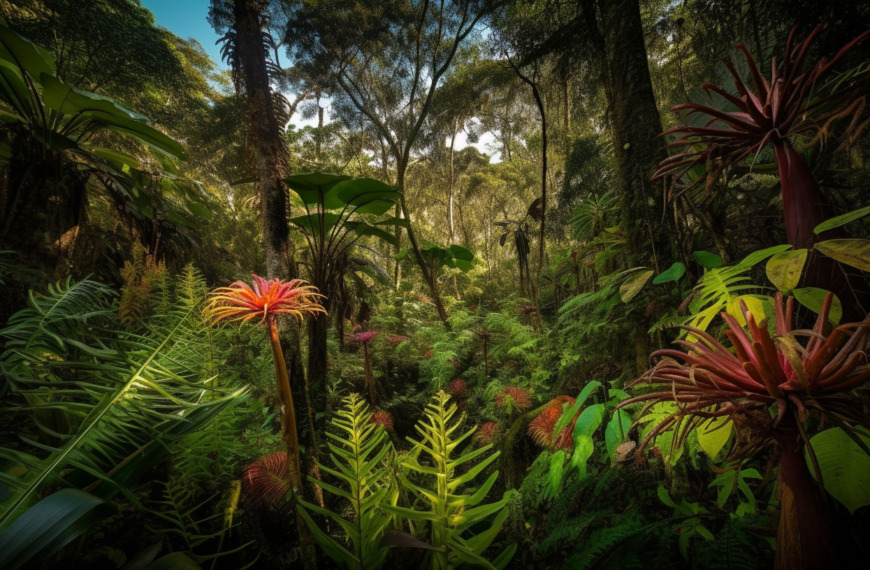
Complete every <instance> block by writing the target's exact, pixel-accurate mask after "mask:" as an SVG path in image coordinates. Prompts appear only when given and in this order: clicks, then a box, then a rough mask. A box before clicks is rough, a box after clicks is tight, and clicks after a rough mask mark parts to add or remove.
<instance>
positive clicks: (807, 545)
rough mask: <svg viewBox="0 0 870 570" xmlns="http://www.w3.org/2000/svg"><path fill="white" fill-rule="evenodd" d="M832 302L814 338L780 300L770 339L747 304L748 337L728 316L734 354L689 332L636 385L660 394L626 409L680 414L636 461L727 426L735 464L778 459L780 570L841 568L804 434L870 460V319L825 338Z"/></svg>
mask: <svg viewBox="0 0 870 570" xmlns="http://www.w3.org/2000/svg"><path fill="white" fill-rule="evenodd" d="M832 299H833V295H832V294H828V295H827V297H826V298H825V301H824V303H823V306H822V309H821V311H820V313H819V315H818V319H817V321H816V324H815V327H814V328H813V330H811V331H808V330H794V317H793V308H794V299H793V298H791V297H789V299H788V300H787V301H786V303H785V305H783V300H782V295H781V294H779V293H778V294H777V296H776V299H775V303H774V308H775V323H774V331H775V332H774V334H773V335H771V333H770V332H769V331H768V326H767V319H765V320H763V321H762V322H761V323H756V321H755V318H754V317H753V315H752V313H751V312H750V311H749V310H748V309H747V308H746V305H745V304H743V303H741V308H742V311H743V316H744V319H745V321H746V323H747V329H748V331H747V330H744V329H743V327H741V326H740V324H739V323H738V322H737V320H736V319H735V318H734V317H732V316H731V315H729V314H728V313H722V318H723V319H724V320H725V322H726V324H727V327H728V328H727V329H726V330H725V335H726V336H727V337H728V339H729V340H730V342H731V345H732V350H729V349H728V348H726V347H725V346H724V345H723V344H721V343H720V342H719V341H717V340H716V339H715V338H713V336H711V335H710V334H708V333H706V332H704V331H701V330H699V329H697V328H694V327H683V328H685V329H686V330H687V331H688V332H689V334H690V336H689V337H688V338H689V339H693V340H677V341H675V343H676V344H678V345H680V346H681V347H683V349H684V350H677V349H665V350H659V351H657V352H655V353H653V358H657V359H659V362H658V363H657V364H656V365H655V366H654V367H653V368H652V369H650V370H648V371H647V372H646V373H645V374H644V375H643V376H642V377H641V378H640V379H638V380H637V381H635V385H637V384H647V385H650V386H653V387H654V391H653V392H651V393H647V394H642V395H640V396H635V397H633V398H630V399H628V400H626V401H624V402H622V403H621V404H620V406H626V405H630V404H632V403H636V402H647V403H648V405H650V406H651V405H653V404H655V403H658V402H674V403H676V404H677V410H676V411H675V412H673V413H671V414H669V415H668V416H666V417H665V418H664V419H663V420H661V421H660V422H659V423H658V424H657V425H656V426H655V427H654V428H653V429H652V430H651V431H650V432H649V434H648V435H647V437H646V438H645V439H644V440H643V441H642V442H641V444H640V445H639V446H638V451H637V453H638V457H640V453H641V452H642V451H643V449H644V447H645V446H647V445H648V444H649V443H650V441H651V440H652V439H653V438H655V437H656V436H657V435H659V434H661V433H662V432H663V431H664V430H667V429H673V430H675V437H674V445H681V443H682V441H683V440H684V439H685V437H686V436H687V435H688V434H689V433H690V432H691V431H692V429H694V428H695V427H697V426H699V425H700V424H702V423H704V422H706V421H709V420H710V419H711V418H718V417H723V416H727V417H728V418H730V419H731V421H733V422H734V426H735V428H736V429H735V432H736V434H737V441H736V442H735V444H734V446H733V447H732V449H731V454H730V458H731V459H732V460H734V461H740V460H742V459H744V458H746V457H748V456H750V455H752V454H755V453H757V452H758V451H760V450H761V449H763V448H766V447H771V446H772V447H775V448H776V449H777V450H778V454H779V486H778V488H779V494H780V497H779V498H780V504H781V514H780V524H779V531H778V535H777V543H778V546H777V553H776V559H777V568H781V569H785V568H821V567H825V566H827V565H829V564H832V563H833V561H834V560H836V556H835V554H836V553H835V552H834V551H833V548H832V544H831V535H830V528H829V527H830V525H829V519H830V515H829V513H828V511H827V507H826V506H825V502H824V499H823V496H822V495H821V493H820V492H819V489H818V488H817V487H816V486H815V483H814V482H813V479H812V477H811V475H810V472H809V470H808V468H807V466H806V462H805V461H804V450H806V451H807V452H808V454H809V456H810V458H811V461H812V463H813V467H814V470H815V472H816V477H817V480H819V481H821V476H820V472H819V468H818V461H817V460H816V456H815V453H814V451H813V447H812V445H810V442H809V439H808V437H807V433H806V429H807V424H808V422H809V421H810V419H811V417H812V416H817V417H821V418H823V419H824V421H826V422H830V423H833V424H834V425H836V426H838V427H840V428H841V429H843V431H844V432H845V433H847V434H848V435H849V436H850V437H851V438H852V439H853V440H854V441H855V442H856V443H857V444H858V445H859V446H860V447H861V448H862V449H863V450H864V451H865V452H867V453H868V454H870V448H868V446H867V445H866V444H865V443H864V442H863V440H862V439H861V438H860V437H859V436H858V434H857V433H856V428H858V427H864V428H870V414H868V412H867V410H868V407H867V401H866V398H862V397H861V396H860V395H859V394H857V393H856V392H855V390H856V389H857V388H859V387H861V386H863V385H864V384H865V383H866V382H867V381H868V380H870V366H868V364H867V361H868V357H867V354H868V349H870V316H868V317H867V318H866V319H865V320H864V321H863V322H862V323H850V324H844V325H840V326H838V327H836V328H835V329H833V330H832V331H831V332H830V333H829V334H826V330H827V322H828V313H829V310H830V307H831V303H832ZM804 339H805V340H804Z"/></svg>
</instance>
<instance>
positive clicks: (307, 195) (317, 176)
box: [285, 172, 351, 210]
mask: <svg viewBox="0 0 870 570" xmlns="http://www.w3.org/2000/svg"><path fill="white" fill-rule="evenodd" d="M350 179H351V178H350V176H344V175H340V174H325V173H322V172H312V173H308V174H296V175H294V176H290V177H288V178H286V179H285V180H286V182H287V185H288V186H289V187H290V189H291V190H293V191H294V192H296V194H298V195H299V198H301V199H302V203H303V204H308V205H312V204H321V203H324V202H326V204H325V206H324V207H325V208H326V209H329V210H332V209H337V208H341V207H342V206H343V204H342V203H341V202H340V201H339V200H338V198H337V197H336V196H335V194H336V192H334V191H333V188H334V187H335V185H336V184H338V183H339V182H344V181H345V180H350Z"/></svg>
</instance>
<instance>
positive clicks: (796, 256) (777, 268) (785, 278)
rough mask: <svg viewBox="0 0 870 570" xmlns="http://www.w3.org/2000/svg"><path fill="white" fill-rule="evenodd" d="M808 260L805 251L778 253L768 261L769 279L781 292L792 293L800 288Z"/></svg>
mask: <svg viewBox="0 0 870 570" xmlns="http://www.w3.org/2000/svg"><path fill="white" fill-rule="evenodd" d="M806 260H807V250H805V249H796V250H793V251H783V252H782V253H777V254H776V255H774V256H773V257H771V258H770V259H769V260H768V261H767V267H766V271H767V278H768V279H770V282H771V283H773V285H774V286H775V287H776V288H777V289H779V290H780V291H791V290H792V289H794V288H795V287H797V286H798V282H799V281H800V279H801V273H802V272H803V270H804V263H805V262H806Z"/></svg>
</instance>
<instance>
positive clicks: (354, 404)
mask: <svg viewBox="0 0 870 570" xmlns="http://www.w3.org/2000/svg"><path fill="white" fill-rule="evenodd" d="M331 423H332V427H333V428H334V431H333V432H327V436H328V437H329V438H330V439H331V441H330V442H329V443H328V446H329V450H330V452H331V453H330V454H329V457H330V459H331V461H332V465H333V467H327V466H326V465H320V470H321V472H323V474H325V475H326V476H331V477H334V478H336V479H337V480H338V481H341V483H342V484H341V486H340V487H339V486H336V485H333V484H331V483H327V482H326V481H325V480H324V481H317V480H314V479H311V482H312V483H316V484H317V485H319V486H320V487H322V488H323V490H324V491H326V492H327V493H329V494H331V495H334V496H335V497H336V498H337V499H339V500H344V501H347V502H348V503H349V504H350V507H351V512H350V513H349V514H350V517H349V518H350V520H348V519H347V518H345V517H343V516H341V514H339V513H336V512H334V511H331V510H329V509H326V508H323V507H320V506H317V505H314V504H312V503H308V502H305V501H301V503H300V504H301V505H302V507H303V508H302V509H301V510H300V514H301V515H302V518H304V519H305V522H306V523H307V524H308V527H309V528H310V529H311V531H312V532H313V533H314V536H315V538H317V542H318V543H319V544H320V547H321V548H323V551H324V552H326V554H327V555H329V557H330V558H332V559H333V560H334V561H335V562H337V563H338V564H341V565H342V566H343V567H345V568H350V569H360V570H362V569H364V568H379V567H380V566H381V565H382V564H383V563H384V559H385V558H386V556H387V553H388V551H389V549H388V548H387V547H386V546H384V545H382V544H381V538H382V537H383V534H384V531H385V530H386V528H387V526H388V525H389V523H390V520H391V517H390V516H389V515H388V514H387V513H386V512H385V511H384V510H382V508H381V505H382V504H392V503H394V502H395V500H396V498H397V496H398V493H397V490H396V488H395V486H393V485H391V484H390V482H389V479H388V477H387V468H386V466H385V464H384V461H383V460H384V458H385V457H386V455H387V454H388V453H391V452H392V445H391V444H390V442H389V438H388V437H387V432H386V430H385V429H384V428H383V427H382V426H381V425H379V422H377V421H374V418H373V414H372V413H371V412H370V411H369V409H368V406H367V405H366V403H365V402H364V401H363V400H362V398H360V397H359V396H358V395H356V394H351V395H350V396H348V397H347V398H345V399H344V407H343V408H342V409H340V410H338V411H337V412H336V413H335V416H334V417H333V418H332V422H331ZM308 511H312V512H314V513H318V514H320V515H323V516H325V517H327V518H328V520H330V521H332V522H334V523H336V524H337V525H338V527H340V528H341V529H342V531H343V532H344V534H345V537H346V538H347V543H348V544H346V545H345V544H341V543H340V542H339V541H337V540H336V539H335V538H333V537H332V536H330V535H329V534H327V533H326V532H324V531H323V530H322V529H321V528H320V527H319V526H318V525H317V523H315V522H314V520H313V519H312V517H311V515H310V514H309V513H308Z"/></svg>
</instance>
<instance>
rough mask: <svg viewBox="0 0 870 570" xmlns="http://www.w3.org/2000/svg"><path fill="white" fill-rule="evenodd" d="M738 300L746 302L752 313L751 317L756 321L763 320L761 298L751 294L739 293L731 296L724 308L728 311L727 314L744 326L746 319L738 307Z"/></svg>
mask: <svg viewBox="0 0 870 570" xmlns="http://www.w3.org/2000/svg"><path fill="white" fill-rule="evenodd" d="M740 301H743V302H744V303H745V304H746V308H747V309H749V312H750V313H752V317H753V318H754V319H755V322H756V323H760V322H761V321H762V320H764V317H765V314H764V303H762V301H761V299H759V298H758V297H755V296H753V295H739V296H737V297H732V298H731V299H730V300H729V301H728V306H727V307H726V309H725V310H726V311H728V314H729V315H731V316H732V317H734V318H735V319H737V322H738V323H740V325H741V326H746V319H745V318H744V317H743V310H742V309H741V308H740Z"/></svg>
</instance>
